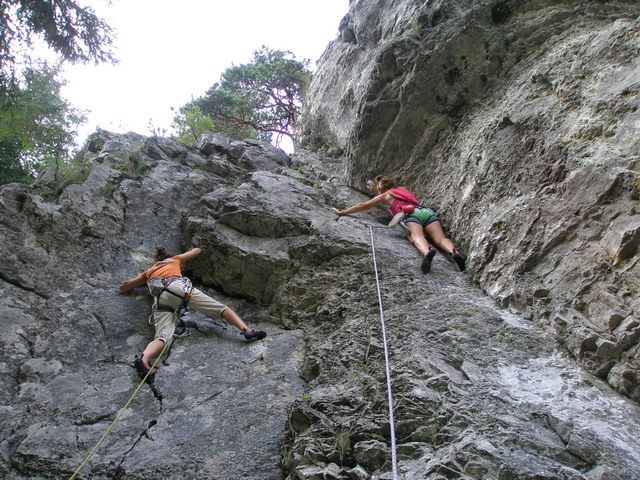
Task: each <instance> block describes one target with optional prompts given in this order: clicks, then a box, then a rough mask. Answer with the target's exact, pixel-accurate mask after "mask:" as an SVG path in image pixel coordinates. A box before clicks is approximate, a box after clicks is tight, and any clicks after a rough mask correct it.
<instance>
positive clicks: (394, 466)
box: [360, 221, 398, 480]
mask: <svg viewBox="0 0 640 480" xmlns="http://www.w3.org/2000/svg"><path fill="white" fill-rule="evenodd" d="M360 222H361V223H364V224H365V225H367V227H369V234H370V235H371V254H372V256H373V270H374V273H375V276H376V288H377V290H378V305H379V307H380V324H381V326H382V344H383V346H384V363H385V369H386V374H387V400H388V402H389V429H390V431H391V470H392V474H393V480H398V466H397V460H396V433H395V431H396V427H395V423H394V420H393V394H392V392H391V368H390V367H389V349H388V348H387V331H386V328H385V325H384V309H383V308H382V294H381V293H380V280H379V278H378V265H377V263H376V247H375V243H374V241H373V226H372V225H371V224H369V223H366V222H362V221H360Z"/></svg>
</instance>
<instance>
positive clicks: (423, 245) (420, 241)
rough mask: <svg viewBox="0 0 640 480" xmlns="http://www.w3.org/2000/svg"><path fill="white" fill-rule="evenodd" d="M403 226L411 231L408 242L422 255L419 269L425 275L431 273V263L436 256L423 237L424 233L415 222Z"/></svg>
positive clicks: (419, 224) (420, 225)
mask: <svg viewBox="0 0 640 480" xmlns="http://www.w3.org/2000/svg"><path fill="white" fill-rule="evenodd" d="M405 225H406V226H407V227H408V228H409V230H411V235H409V241H410V242H411V243H412V244H413V245H414V246H415V247H416V248H417V249H418V251H419V252H420V253H421V254H422V263H421V264H420V269H421V270H422V273H427V272H430V271H431V261H432V260H433V257H435V255H436V249H435V248H431V247H430V246H429V242H428V241H427V239H426V237H425V236H424V231H423V228H422V224H421V223H417V222H407V223H405Z"/></svg>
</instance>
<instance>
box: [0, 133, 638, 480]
mask: <svg viewBox="0 0 640 480" xmlns="http://www.w3.org/2000/svg"><path fill="white" fill-rule="evenodd" d="M81 156H82V158H83V159H84V160H85V163H86V164H87V166H88V168H87V171H88V172H89V173H88V176H87V178H86V180H85V181H84V182H83V183H82V184H79V185H69V186H67V187H66V188H62V187H59V188H56V186H55V185H53V184H51V183H48V182H46V181H45V180H42V181H41V182H40V185H39V186H36V187H35V188H33V189H31V188H28V187H25V186H22V185H17V184H10V185H5V186H3V187H2V188H1V189H0V208H1V211H2V216H1V218H2V231H1V233H2V242H0V245H1V248H2V254H3V255H2V257H3V259H4V261H3V262H1V264H0V278H1V280H0V281H1V285H2V287H1V288H2V292H3V295H2V299H1V300H0V312H1V313H2V324H1V325H2V329H1V330H0V342H1V343H2V350H1V352H2V353H1V354H0V355H1V357H0V365H2V370H1V371H0V381H1V382H2V389H0V392H1V393H0V398H1V401H2V403H1V405H2V406H1V407H0V408H1V409H2V416H1V417H0V430H1V432H2V435H1V437H0V438H2V441H1V443H0V454H1V456H0V469H1V471H2V474H3V477H4V478H8V479H12V480H18V479H20V480H21V479H38V478H42V479H44V478H69V477H71V476H72V475H73V473H74V472H76V471H78V470H77V469H78V468H79V467H80V466H81V465H82V469H81V470H80V475H79V476H78V477H77V478H94V479H114V478H116V479H125V478H126V479H160V478H163V479H167V478H170V479H174V478H175V479H178V478H190V479H202V480H205V479H207V480H208V479H212V478H215V479H229V480H231V479H233V480H236V479H243V480H249V479H261V480H262V479H265V480H269V479H274V480H275V479H278V480H281V479H288V480H294V479H317V478H324V479H338V480H348V479H383V478H390V475H391V471H392V465H391V458H393V456H392V452H391V441H390V438H391V428H392V426H391V423H390V419H389V415H388V408H387V398H388V397H387V395H388V394H387V387H386V377H385V361H384V354H383V352H384V345H383V341H382V339H383V336H382V331H381V327H380V325H381V324H380V307H379V304H378V301H377V298H378V292H377V290H376V276H375V275H374V272H375V271H376V270H377V271H378V274H379V276H378V279H379V284H380V293H379V295H380V297H379V298H380V299H381V301H382V304H383V313H384V316H385V318H386V320H385V322H386V326H387V328H386V331H385V332H386V337H387V339H388V352H389V358H390V364H391V367H390V371H391V378H392V384H391V385H392V392H393V405H394V416H395V422H394V424H393V432H394V434H395V438H396V439H397V440H396V444H397V448H396V449H395V450H396V451H395V455H394V456H395V457H396V458H397V464H398V470H399V472H400V474H401V475H402V478H407V479H409V478H410V479H414V478H415V479H418V478H483V479H488V478H495V479H506V478H513V479H515V478H536V479H540V478H548V479H552V478H553V479H557V478H562V479H605V478H606V479H621V480H622V479H628V478H633V475H635V473H634V472H637V471H639V470H640V453H639V452H640V439H638V437H637V435H635V434H634V432H637V431H639V430H640V407H638V405H637V404H636V403H634V402H632V401H631V400H630V399H627V398H624V397H622V396H621V395H620V394H618V393H616V392H615V391H614V390H613V389H611V388H610V387H609V386H608V385H606V384H605V383H604V382H602V381H601V380H599V379H598V378H596V377H594V376H592V375H590V374H588V373H587V372H585V371H583V370H581V369H580V367H578V366H577V365H576V364H575V363H574V362H573V361H572V360H571V359H569V358H567V357H566V356H564V355H563V354H562V351H561V350H559V349H558V348H557V346H556V342H555V340H554V339H553V338H552V337H551V336H549V334H548V333H547V332H545V331H544V330H543V329H542V328H540V327H539V326H537V325H536V324H534V323H533V322H530V321H528V320H526V319H524V318H521V317H519V316H517V315H514V314H513V313H510V312H508V311H506V310H504V309H502V308H500V307H499V306H497V305H495V303H494V302H492V301H491V300H490V299H489V298H488V297H487V296H486V295H485V294H484V293H483V292H482V291H481V290H480V289H478V288H477V286H475V285H474V284H473V282H472V281H471V278H470V277H469V276H468V275H466V274H461V273H459V272H457V271H456V269H455V268H454V266H453V265H452V264H451V263H449V261H448V257H445V256H438V257H437V258H436V260H435V261H434V266H433V270H432V272H431V273H430V274H429V275H423V274H422V273H421V272H420V269H419V258H418V254H417V253H416V252H415V251H414V250H413V248H412V247H410V245H409V243H408V242H407V241H406V239H404V238H403V237H402V236H401V235H400V234H399V233H397V232H396V231H395V230H392V229H389V228H387V227H385V226H384V224H382V223H379V221H378V220H380V219H381V218H384V215H386V214H384V215H382V217H381V216H380V212H371V213H368V214H362V215H361V216H360V217H359V219H358V221H356V220H355V219H353V218H342V219H340V220H339V221H336V217H335V215H334V214H333V213H332V212H331V211H330V210H329V207H330V206H332V205H346V204H353V203H355V202H358V201H362V200H363V199H364V198H366V197H364V196H363V195H362V194H360V193H358V192H356V191H355V190H353V189H351V188H349V187H348V186H346V185H344V184H342V183H340V181H339V175H340V171H341V168H342V162H341V161H340V160H336V159H333V158H331V157H325V156H323V155H320V154H318V153H314V152H311V151H307V150H299V151H298V152H297V153H296V155H295V156H294V158H293V159H291V158H289V157H288V156H286V155H284V154H283V153H282V152H280V151H275V150H273V149H272V148H271V147H269V146H268V145H262V144H257V143H253V142H232V141H231V140H229V139H227V138H223V137H220V136H217V135H213V134H211V135H210V134H205V135H203V137H202V138H201V139H200V141H199V143H198V148H194V149H187V148H185V147H183V146H181V145H179V144H177V143H175V142H173V141H171V140H168V139H160V138H145V137H141V136H137V135H132V134H130V135H114V134H110V133H108V132H98V133H96V134H94V135H93V136H92V137H90V138H89V140H88V141H87V144H86V147H85V149H84V150H83V151H82V152H81ZM43 178H47V177H46V176H45V177H43ZM372 242H373V243H372ZM157 244H164V245H166V246H167V247H168V248H170V249H173V250H175V251H184V250H186V249H188V248H190V247H192V246H199V247H201V248H202V250H203V253H202V254H201V255H200V256H199V257H198V258H197V259H196V260H194V261H193V262H192V263H191V264H190V265H189V266H188V271H187V274H188V275H189V276H190V278H192V280H193V281H194V283H195V284H196V285H198V286H199V287H200V288H202V289H204V290H205V291H207V292H209V293H211V294H212V295H213V296H214V297H216V298H218V299H220V300H222V301H223V302H225V303H227V304H228V305H229V306H231V307H232V308H234V310H236V311H237V312H239V313H240V315H241V316H242V317H243V318H244V319H245V320H246V322H247V323H248V324H249V325H251V326H258V327H260V328H263V329H264V330H266V331H267V332H268V333H269V336H268V337H267V338H266V339H265V340H263V341H260V342H255V343H245V342H244V341H243V339H242V337H240V336H239V335H238V334H237V331H234V329H233V328H232V327H226V326H225V325H224V324H223V322H222V321H221V320H220V319H208V318H206V317H204V316H202V315H200V314H195V313H191V312H190V313H188V314H187V315H186V316H185V317H184V323H185V326H186V327H185V329H180V333H188V335H186V336H181V337H179V338H177V339H176V341H175V343H174V346H173V347H172V349H171V352H170V355H169V356H168V358H167V359H165V361H163V362H162V365H161V366H160V368H159V372H158V374H157V378H156V381H155V386H154V388H153V389H152V388H149V387H148V386H146V385H143V387H142V389H140V390H139V393H138V394H137V395H136V396H134V398H133V401H131V403H130V405H129V406H128V408H127V409H126V410H124V411H121V408H123V406H124V405H126V404H127V403H128V401H129V399H130V398H131V395H132V394H134V392H135V389H136V386H137V385H138V381H139V379H138V378H137V377H136V375H135V373H134V370H133V368H132V366H131V362H132V359H133V357H134V355H135V354H136V353H139V352H140V351H141V349H143V348H144V346H145V345H146V343H147V342H148V341H149V340H150V339H151V338H152V327H151V326H150V325H149V324H148V322H147V317H148V316H149V313H150V304H151V299H150V297H149V295H148V293H147V292H146V289H145V288H138V289H134V291H132V292H130V293H127V294H122V293H119V292H118V290H117V286H118V285H119V283H120V282H121V281H122V280H123V279H126V278H130V277H132V276H135V275H136V274H137V273H138V272H140V271H141V270H142V269H144V268H145V267H146V266H148V265H149V264H150V263H151V262H152V260H151V258H150V255H151V254H152V252H153V247H154V246H155V245H157ZM372 247H373V250H372ZM372 252H375V259H376V263H375V268H376V270H374V268H373V264H372ZM115 418H119V420H118V421H117V423H115V425H114V426H113V428H112V429H111V430H109V427H110V425H112V422H113V420H114V419H115ZM106 432H108V434H107V435H106V437H104V438H105V440H104V442H103V443H102V444H101V445H100V446H99V447H98V448H97V449H96V451H95V454H94V455H93V456H92V457H91V458H89V459H88V461H87V462H86V463H85V464H84V465H83V461H84V460H85V459H86V458H87V455H88V454H89V452H90V451H91V450H92V449H93V448H94V447H95V445H96V443H97V442H98V441H99V440H100V438H101V436H103V435H104V434H105V433H106Z"/></svg>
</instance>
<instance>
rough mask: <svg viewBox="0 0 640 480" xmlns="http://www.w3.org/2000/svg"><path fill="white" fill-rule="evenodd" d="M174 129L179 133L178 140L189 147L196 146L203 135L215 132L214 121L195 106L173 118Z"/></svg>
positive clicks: (185, 108)
mask: <svg viewBox="0 0 640 480" xmlns="http://www.w3.org/2000/svg"><path fill="white" fill-rule="evenodd" d="M173 127H174V128H175V129H176V130H177V131H178V132H179V133H178V137H177V140H178V141H179V142H182V143H185V144H187V145H194V144H195V143H196V140H197V139H198V136H200V134H201V133H203V132H206V131H208V130H215V125H214V123H213V119H212V118H211V117H207V116H205V115H203V114H202V112H201V111H200V107H197V106H195V105H191V106H190V107H184V108H183V109H181V111H180V113H178V114H177V115H175V116H174V117H173ZM245 138H246V137H245Z"/></svg>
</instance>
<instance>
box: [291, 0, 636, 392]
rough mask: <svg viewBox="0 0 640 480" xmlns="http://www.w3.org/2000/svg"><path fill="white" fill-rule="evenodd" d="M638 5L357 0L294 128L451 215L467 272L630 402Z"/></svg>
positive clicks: (362, 172) (359, 182)
mask: <svg viewBox="0 0 640 480" xmlns="http://www.w3.org/2000/svg"><path fill="white" fill-rule="evenodd" d="M639 16H640V5H639V4H638V2H635V1H610V2H600V1H582V0H581V1H561V2H550V1H547V0H533V1H528V2H510V1H498V2H496V1H484V0H468V1H462V2H450V1H444V0H442V1H440V0H433V1H429V2H423V1H409V0H406V1H401V2H383V1H355V2H351V7H350V12H349V15H348V17H347V18H346V19H345V21H344V22H343V23H344V28H347V26H348V27H349V28H351V29H352V30H353V33H354V36H355V39H356V40H357V42H356V43H351V42H346V41H344V39H343V38H342V37H340V38H338V39H337V40H336V41H334V42H332V43H331V44H330V45H329V46H328V48H327V50H326V51H325V53H324V55H323V57H322V58H321V60H320V65H319V69H318V72H317V73H316V74H315V77H314V79H313V82H312V84H311V87H310V91H309V95H308V100H307V102H306V103H305V105H304V112H303V116H302V119H303V120H302V122H301V125H300V126H299V143H300V145H301V146H303V147H305V148H310V149H314V150H319V151H324V152H326V153H328V154H330V155H339V154H344V156H345V158H346V162H345V177H344V179H345V181H346V182H347V183H349V184H350V185H352V186H355V187H357V188H363V186H364V180H365V179H366V178H370V177H371V176H372V175H376V174H387V175H390V176H392V177H395V178H397V179H398V181H399V182H400V183H402V184H406V185H408V186H409V187H411V188H412V189H413V190H414V191H416V193H417V194H418V198H419V199H421V201H422V202H423V203H425V204H428V205H429V206H431V207H433V208H434V209H435V210H436V212H437V213H438V214H440V215H441V216H442V217H443V218H444V220H445V228H446V229H448V231H449V232H450V233H451V235H452V236H453V237H454V239H455V240H456V244H457V245H459V246H461V247H462V249H463V250H464V252H465V253H466V254H468V255H469V260H470V261H469V264H470V273H471V275H472V277H473V279H474V281H476V282H477V283H478V285H479V286H480V287H481V288H482V289H483V290H484V291H486V292H487V293H488V294H489V295H491V296H492V297H493V298H494V299H496V300H497V301H498V302H499V303H500V304H501V305H503V306H504V307H509V308H512V309H514V310H515V311H518V312H520V313H522V314H524V315H525V316H526V317H527V318H530V319H532V320H534V321H535V323H536V324H538V325H539V326H541V327H542V328H544V329H545V330H546V331H548V332H550V333H551V334H552V335H553V336H554V337H555V338H556V339H557V340H558V341H559V342H560V343H562V344H563V345H564V347H565V348H566V350H567V351H568V352H570V354H571V355H572V356H574V357H575V358H576V359H577V360H578V361H579V362H580V363H581V365H583V366H584V367H586V368H587V369H588V370H589V371H590V372H592V373H594V374H595V375H597V376H598V377H601V378H603V379H605V380H606V381H607V382H608V383H609V384H610V385H611V386H612V387H613V388H615V389H616V390H617V391H619V392H621V393H623V394H624V395H627V396H629V397H631V398H633V399H634V400H636V401H638V400H640V347H639V346H638V339H639V338H640V322H639V321H638V318H639V316H640V303H639V301H638V298H640V297H639V296H638V295H637V291H638V288H639V287H640V272H639V268H640V267H639V262H638V259H639V258H640V256H639V255H638V247H639V245H640V215H639V213H640V211H639V210H638V200H640V167H639V165H640V157H639V155H638V152H639V151H640V135H638V133H639V131H640V116H639V113H638V104H639V101H638V92H639V86H640V84H639V83H638V79H639V78H640V60H639V59H640V55H639V54H640V40H639V38H640V21H639V20H638V18H639Z"/></svg>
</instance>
